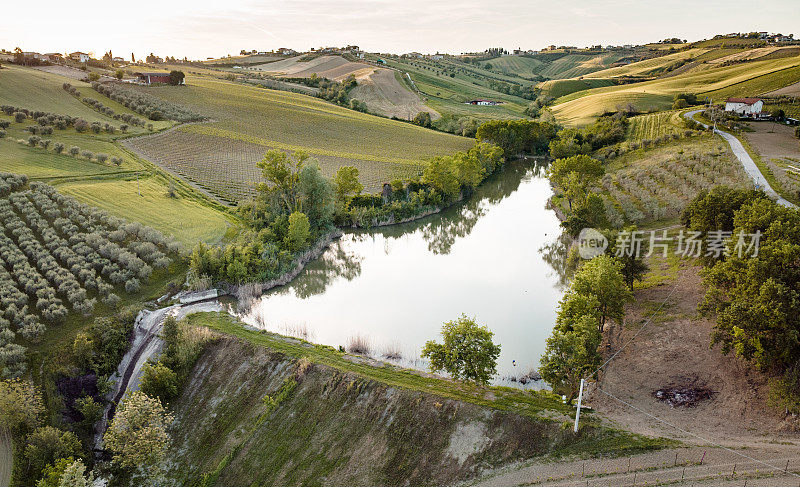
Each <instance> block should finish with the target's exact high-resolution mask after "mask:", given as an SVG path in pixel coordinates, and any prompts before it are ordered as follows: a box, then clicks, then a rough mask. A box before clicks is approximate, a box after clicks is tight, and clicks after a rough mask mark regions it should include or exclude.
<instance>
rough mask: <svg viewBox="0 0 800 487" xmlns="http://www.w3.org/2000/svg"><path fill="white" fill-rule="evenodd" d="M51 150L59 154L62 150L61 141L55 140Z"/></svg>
mask: <svg viewBox="0 0 800 487" xmlns="http://www.w3.org/2000/svg"><path fill="white" fill-rule="evenodd" d="M53 150H54V151H55V152H56V154H61V153H62V152H64V144H63V143H61V142H56V143H55V144H53Z"/></svg>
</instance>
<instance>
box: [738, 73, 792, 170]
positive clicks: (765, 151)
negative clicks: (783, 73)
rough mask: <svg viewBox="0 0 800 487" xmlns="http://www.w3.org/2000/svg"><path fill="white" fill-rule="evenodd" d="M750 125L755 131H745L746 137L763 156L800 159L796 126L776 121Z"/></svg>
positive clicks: (765, 157) (766, 157)
mask: <svg viewBox="0 0 800 487" xmlns="http://www.w3.org/2000/svg"><path fill="white" fill-rule="evenodd" d="M798 85H800V83H799V84H798ZM798 88H800V86H799V87H798ZM749 125H750V128H751V129H753V132H744V135H745V138H747V141H748V142H749V143H750V145H752V146H753V148H754V149H756V150H757V151H758V153H759V155H761V157H762V158H764V159H766V160H770V159H783V158H793V159H800V140H798V139H797V137H795V136H794V130H795V128H794V127H791V126H789V125H782V124H779V123H775V122H752V123H750V124H749Z"/></svg>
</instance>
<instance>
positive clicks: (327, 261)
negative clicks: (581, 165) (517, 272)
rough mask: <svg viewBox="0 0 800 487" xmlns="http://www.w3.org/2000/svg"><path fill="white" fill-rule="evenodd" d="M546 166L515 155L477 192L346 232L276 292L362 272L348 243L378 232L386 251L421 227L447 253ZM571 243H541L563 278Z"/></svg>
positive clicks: (432, 247) (317, 287)
mask: <svg viewBox="0 0 800 487" xmlns="http://www.w3.org/2000/svg"><path fill="white" fill-rule="evenodd" d="M545 170H546V165H545V164H544V162H543V161H542V160H539V159H527V160H515V161H511V162H509V163H508V164H507V165H506V166H505V168H504V170H503V171H502V172H499V173H497V174H494V175H492V176H491V177H489V178H487V179H486V180H485V181H484V182H483V183H482V184H481V186H480V187H479V188H477V190H476V191H475V192H474V194H472V195H471V196H469V197H467V198H465V201H464V202H462V203H459V204H456V205H454V206H453V207H451V208H448V209H446V210H444V211H442V212H441V213H438V214H435V215H431V216H429V217H427V218H424V219H422V220H419V221H416V222H409V223H404V224H399V225H392V226H388V227H379V228H374V229H370V230H356V231H352V232H348V233H347V235H346V236H345V237H343V238H342V239H341V240H338V241H335V242H334V243H332V244H331V246H330V248H329V249H328V250H327V251H326V252H325V253H324V254H323V255H322V257H321V258H319V259H317V260H316V261H313V262H311V263H309V264H308V265H307V267H306V269H305V270H304V271H303V272H302V273H301V274H300V275H299V276H298V277H297V278H295V279H294V280H293V281H292V282H291V283H290V284H289V285H287V286H285V287H283V288H281V289H279V290H276V291H274V292H275V293H276V294H285V293H288V292H294V293H295V294H296V295H297V297H299V298H301V299H304V298H308V297H310V296H313V295H317V294H322V293H323V292H325V289H326V287H327V286H328V285H329V284H331V283H333V282H334V281H336V280H337V279H339V278H344V279H346V280H348V281H351V280H353V279H355V278H356V277H358V276H359V275H360V274H361V263H362V260H363V256H362V255H360V254H357V253H356V252H355V251H354V250H353V248H355V247H357V246H351V245H349V244H350V243H351V242H361V241H364V240H366V239H374V238H376V237H378V236H380V237H383V242H384V253H386V254H389V253H391V250H392V247H393V245H392V244H393V243H394V242H395V241H397V240H398V239H400V238H402V237H403V236H405V235H408V234H411V233H415V232H419V233H420V234H421V235H422V237H423V239H424V240H425V242H426V243H427V245H428V250H429V251H430V252H432V253H433V254H436V255H447V254H449V253H450V251H451V249H452V247H453V245H454V244H455V243H456V242H457V241H458V240H459V239H462V238H464V237H466V236H468V235H469V234H470V233H471V232H472V230H473V228H474V227H475V225H476V224H477V223H478V221H479V220H480V219H481V218H482V217H483V216H484V215H485V214H486V212H487V210H488V209H489V208H490V207H492V206H494V205H496V204H498V203H499V202H500V201H502V200H504V199H505V198H508V197H509V196H510V195H511V194H513V193H514V192H515V191H517V189H519V186H520V184H521V183H522V182H523V181H525V180H529V179H530V178H533V177H537V176H541V175H543V173H544V171H545ZM567 249H568V240H564V239H563V238H561V237H560V238H558V239H557V240H556V241H554V242H553V243H551V244H548V245H545V246H543V247H542V248H541V249H539V252H540V253H541V254H542V256H543V259H544V260H545V261H546V262H547V263H548V264H550V266H551V267H553V269H554V270H555V271H556V273H557V274H558V276H559V282H560V283H561V284H563V283H565V282H566V280H567V278H568V272H567V267H568V266H567V259H566V255H567V253H566V250H567Z"/></svg>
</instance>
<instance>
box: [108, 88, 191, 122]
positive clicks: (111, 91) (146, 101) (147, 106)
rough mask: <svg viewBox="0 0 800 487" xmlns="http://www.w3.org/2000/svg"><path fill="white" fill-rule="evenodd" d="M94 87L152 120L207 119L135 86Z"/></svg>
mask: <svg viewBox="0 0 800 487" xmlns="http://www.w3.org/2000/svg"><path fill="white" fill-rule="evenodd" d="M92 88H93V89H94V90H96V91H97V92H98V93H100V94H102V95H105V96H107V97H109V98H111V99H112V100H114V101H116V102H118V103H120V104H122V105H125V106H126V107H128V108H130V109H131V110H133V111H134V112H136V113H139V114H141V115H144V116H146V117H147V118H149V119H150V120H162V119H168V120H175V121H177V122H196V121H199V120H205V117H203V116H202V115H199V114H197V113H195V112H193V111H191V110H189V109H188V108H185V107H182V106H179V105H176V104H174V103H170V102H168V101H165V100H162V99H161V98H158V97H155V96H153V95H150V94H146V93H141V92H139V91H137V90H135V89H133V88H127V87H124V86H122V85H120V84H118V83H97V82H95V83H92Z"/></svg>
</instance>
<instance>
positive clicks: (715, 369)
mask: <svg viewBox="0 0 800 487" xmlns="http://www.w3.org/2000/svg"><path fill="white" fill-rule="evenodd" d="M679 266H680V268H679V269H678V270H677V275H676V278H675V279H674V280H673V281H671V282H668V283H666V284H664V285H657V286H653V287H650V288H647V289H642V290H637V291H636V293H635V301H634V302H633V303H632V304H630V305H629V306H628V308H627V310H626V311H627V312H626V318H625V324H624V326H622V327H621V329H620V327H619V326H617V327H615V328H614V329H612V330H610V332H607V335H608V337H609V338H610V340H609V341H608V343H606V344H605V346H606V347H607V348H606V355H607V356H611V354H613V353H615V352H616V351H618V350H620V348H621V347H622V345H623V344H624V343H625V342H627V341H628V340H630V339H631V338H632V337H633V335H634V334H635V333H637V331H638V330H639V329H640V327H641V325H642V324H643V323H644V322H645V320H647V319H648V317H650V316H651V315H653V313H654V311H656V309H657V308H658V306H659V305H660V304H661V303H662V302H664V301H665V300H666V304H665V305H664V307H663V308H662V309H661V311H660V312H658V313H656V314H655V315H654V317H653V319H652V321H651V322H650V323H649V324H648V325H647V326H646V327H645V328H644V330H643V331H642V332H641V333H640V334H639V335H638V336H637V337H636V339H635V340H634V341H633V342H631V343H630V344H629V345H628V346H627V347H626V348H625V349H624V350H622V351H621V352H620V353H619V354H618V355H617V356H616V358H615V359H614V360H612V361H611V362H610V363H609V364H608V366H607V367H606V369H605V371H604V372H603V373H602V374H601V380H600V383H599V385H600V386H601V387H602V389H603V390H604V391H607V392H608V393H610V394H612V395H614V396H616V397H617V398H619V399H621V400H623V401H625V402H627V403H629V404H631V405H633V406H635V407H636V408H638V409H639V410H636V409H633V408H631V407H629V406H627V405H624V404H622V403H621V402H618V401H617V400H615V399H612V398H611V397H609V396H608V395H606V394H604V393H602V392H600V391H597V390H596V389H595V387H592V388H591V389H592V390H591V393H590V397H589V400H588V401H587V403H588V404H589V405H591V406H592V407H593V408H595V409H596V410H597V411H598V412H600V413H601V414H602V415H603V416H605V417H607V418H608V419H610V420H611V421H612V422H614V423H616V424H617V425H618V426H619V427H621V428H624V429H627V430H630V431H633V432H637V433H642V434H647V435H652V436H667V437H673V438H676V439H679V440H681V441H685V442H687V443H691V444H699V443H705V441H703V440H700V439H699V438H697V437H696V436H693V435H697V436H699V437H702V438H703V439H705V440H712V441H715V442H718V443H720V444H726V445H730V446H733V445H737V446H740V445H743V444H746V443H747V444H763V443H764V442H770V441H777V439H778V438H783V439H789V438H791V439H794V438H795V435H787V430H789V429H792V427H793V425H792V423H791V421H790V420H788V419H787V418H785V417H784V415H783V414H782V413H781V412H780V411H776V410H775V409H773V408H771V407H768V406H767V403H766V398H767V394H768V388H767V377H765V376H764V375H763V374H761V373H759V372H757V371H755V370H753V369H752V368H751V367H749V366H748V365H747V364H746V363H745V362H743V361H742V360H740V359H738V358H736V357H735V356H733V355H732V354H730V355H723V354H722V353H721V351H720V350H719V347H716V348H710V343H711V332H712V329H713V327H714V322H713V320H711V319H708V318H705V317H701V316H699V315H698V313H697V311H696V310H697V305H698V303H699V302H700V300H701V299H702V298H703V295H704V288H703V286H702V283H701V279H700V275H699V271H700V268H699V267H698V266H696V265H694V264H693V263H691V262H688V261H686V262H683V261H682V262H680V263H679ZM673 286H675V289H674V290H673V289H672V288H673ZM670 292H672V294H671V296H670ZM668 296H669V299H667V297H668ZM676 377H682V378H691V380H690V381H683V382H682V383H681V382H679V381H677V380H673V381H672V382H670V381H669V379H668V378H676ZM665 379H666V380H667V383H666V384H665ZM670 384H672V385H673V386H675V387H672V389H673V394H674V393H675V392H677V393H678V394H680V389H681V387H680V386H687V385H688V386H690V387H689V389H691V388H692V387H694V390H695V393H699V392H701V391H700V388H699V387H697V386H698V385H703V387H705V388H708V389H711V390H713V391H714V394H711V395H710V397H705V398H704V400H702V401H695V402H694V407H690V408H686V407H673V406H671V405H670V404H669V402H668V401H663V400H660V399H659V398H657V397H656V396H655V395H654V394H653V391H658V390H660V389H670ZM691 384H694V386H692V385H691ZM675 389H678V390H677V391H675ZM703 394H706V393H705V392H703ZM648 414H650V415H653V416H656V417H658V418H661V419H662V420H663V421H667V422H669V423H670V424H672V425H675V426H677V427H678V428H680V429H681V430H684V431H688V432H690V433H691V434H687V433H684V432H681V431H679V430H676V429H674V428H670V427H669V426H667V425H665V424H664V423H662V422H659V421H656V420H654V419H652V418H651V417H649V416H648Z"/></svg>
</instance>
